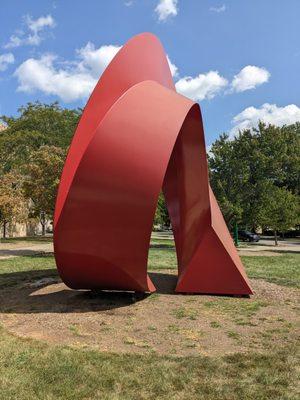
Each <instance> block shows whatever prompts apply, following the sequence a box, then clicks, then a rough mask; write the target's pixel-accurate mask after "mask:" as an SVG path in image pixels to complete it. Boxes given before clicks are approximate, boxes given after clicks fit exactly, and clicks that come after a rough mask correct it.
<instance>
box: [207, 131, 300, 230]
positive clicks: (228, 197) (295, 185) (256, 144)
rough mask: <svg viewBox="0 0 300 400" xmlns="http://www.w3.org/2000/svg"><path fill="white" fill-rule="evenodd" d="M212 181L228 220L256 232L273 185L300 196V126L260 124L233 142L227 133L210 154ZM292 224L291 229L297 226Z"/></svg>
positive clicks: (238, 136) (216, 142)
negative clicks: (266, 196)
mask: <svg viewBox="0 0 300 400" xmlns="http://www.w3.org/2000/svg"><path fill="white" fill-rule="evenodd" d="M209 167H210V180H211V185H212V188H213V190H214V192H215V195H216V197H217V199H218V201H219V204H220V206H221V209H222V211H223V214H224V216H225V219H226V220H227V222H228V223H229V224H230V223H231V222H232V221H238V222H239V223H240V224H241V225H243V226H245V227H247V228H250V229H253V230H256V229H257V228H258V227H259V226H261V225H262V215H263V213H262V208H263V207H264V199H263V197H264V193H265V191H266V190H267V189H266V188H267V187H269V186H268V185H269V184H270V183H271V184H272V185H274V186H276V187H279V188H280V187H282V188H286V189H287V190H289V191H290V192H291V193H293V194H295V195H299V193H300V181H299V179H300V124H299V123H296V124H293V125H290V126H283V127H275V126H273V125H268V126H267V125H265V124H263V123H260V124H259V126H258V128H257V129H252V130H250V129H247V130H244V131H242V132H239V134H238V135H237V136H236V137H235V138H234V139H233V140H230V139H229V137H228V135H226V134H223V135H221V137H220V138H219V139H218V140H216V141H215V143H214V144H213V145H212V148H211V151H210V154H209ZM294 225H295V224H292V225H291V226H294Z"/></svg>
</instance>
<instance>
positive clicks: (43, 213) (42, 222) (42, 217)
mask: <svg viewBox="0 0 300 400" xmlns="http://www.w3.org/2000/svg"><path fill="white" fill-rule="evenodd" d="M40 221H41V225H42V236H45V234H46V215H45V212H44V211H41V214H40Z"/></svg>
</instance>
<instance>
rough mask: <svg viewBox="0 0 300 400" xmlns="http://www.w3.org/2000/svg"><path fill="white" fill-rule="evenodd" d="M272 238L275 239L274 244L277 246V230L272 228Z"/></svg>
mask: <svg viewBox="0 0 300 400" xmlns="http://www.w3.org/2000/svg"><path fill="white" fill-rule="evenodd" d="M274 239H275V246H278V240H277V230H276V229H275V230H274Z"/></svg>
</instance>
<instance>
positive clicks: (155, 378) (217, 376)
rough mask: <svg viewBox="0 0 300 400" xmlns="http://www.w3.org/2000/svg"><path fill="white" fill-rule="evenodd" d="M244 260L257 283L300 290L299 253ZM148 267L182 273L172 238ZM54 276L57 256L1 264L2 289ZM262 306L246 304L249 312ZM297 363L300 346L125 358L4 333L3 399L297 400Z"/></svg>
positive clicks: (0, 355) (158, 245) (157, 244)
mask: <svg viewBox="0 0 300 400" xmlns="http://www.w3.org/2000/svg"><path fill="white" fill-rule="evenodd" d="M243 262H244V264H245V266H246V269H247V273H248V275H249V276H250V277H251V278H259V279H264V280H266V281H268V282H273V283H276V284H278V285H285V286H290V287H299V280H300V279H299V264H300V255H299V254H282V255H280V256H276V257H264V256H258V257H243ZM148 265H149V269H150V270H166V269H175V268H177V267H176V252H175V250H174V247H173V243H172V241H169V240H166V241H165V240H153V241H152V247H151V249H150V253H149V263H148ZM29 271H30V274H26V273H27V272H28V273H29ZM46 276H57V273H56V270H55V262H54V258H53V256H52V255H48V256H30V257H29V256H27V257H16V258H11V259H6V260H1V261H0V290H1V288H2V289H3V288H5V287H6V288H7V287H10V288H12V289H13V288H14V286H16V289H15V290H18V287H17V286H18V285H19V284H23V283H24V282H26V281H28V280H32V279H39V278H43V277H46ZM0 293H1V292H0ZM183 298H184V296H183ZM0 300H1V297H0ZM230 304H234V306H231V305H230ZM261 306H263V304H260V303H259V302H256V303H253V304H252V305H247V304H246V303H245V304H243V307H244V308H245V310H244V311H243V313H244V314H245V315H248V314H249V313H250V314H251V313H253V312H255V311H256V310H253V307H261ZM210 307H215V308H216V311H218V310H219V309H220V307H221V310H222V312H226V313H229V315H232V317H233V318H234V316H235V313H236V311H237V308H239V302H234V303H231V302H226V301H225V302H224V301H223V300H222V298H219V299H216V302H214V303H211V305H210ZM233 307H235V308H233ZM250 314H249V315H250ZM158 318H159V315H158ZM296 364H297V352H296V348H295V347H293V346H291V345H284V344H283V345H282V347H279V348H278V349H277V350H275V351H271V352H268V353H264V354H259V353H256V352H250V353H245V354H233V355H229V356H224V357H211V356H207V357H206V356H195V357H174V356H172V357H171V356H170V357H169V356H161V355H157V354H151V355H135V354H125V355H124V354H123V355H122V354H110V353H101V352H98V351H93V350H88V349H82V348H80V349H76V348H73V347H66V346H59V345H58V346H57V345H56V346H54V345H51V344H47V343H44V342H39V341H36V340H31V339H30V340H29V339H21V338H18V337H15V336H13V335H12V334H10V333H8V332H7V331H6V330H5V329H4V328H1V329H0V400H10V399H11V400H15V399H18V400H27V399H28V400H34V399H45V400H50V399H53V400H54V399H55V400H56V399H64V400H68V399H72V400H77V399H78V400H79V399H80V400H83V399H93V400H94V399H101V400H102V399H103V400H105V399H128V400H133V399H138V400H140V399H166V400H169V399H184V400H186V399H187V400H189V399H191V400H192V399H200V400H201V399H203V400H210V399H211V400H212V399H213V400H218V399H220V400H221V399H222V400H223V399H227V400H242V399H249V400H256V399H257V400H263V399H266V400H267V399H272V400H275V399H277V400H285V399H286V400H296V399H298V398H299V397H298V394H297V368H296Z"/></svg>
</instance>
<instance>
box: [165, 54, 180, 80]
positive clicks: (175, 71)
mask: <svg viewBox="0 0 300 400" xmlns="http://www.w3.org/2000/svg"><path fill="white" fill-rule="evenodd" d="M167 60H168V63H169V67H170V70H171V74H172V76H173V77H177V76H178V68H177V67H176V65H175V64H173V63H172V61H171V60H170V58H169V56H167Z"/></svg>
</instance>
